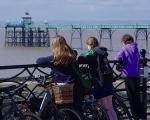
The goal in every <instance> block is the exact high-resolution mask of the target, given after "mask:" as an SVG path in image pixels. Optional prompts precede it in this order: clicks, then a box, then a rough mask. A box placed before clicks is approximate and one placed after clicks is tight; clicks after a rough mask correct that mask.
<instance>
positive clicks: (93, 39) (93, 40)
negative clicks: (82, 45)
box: [86, 37, 99, 49]
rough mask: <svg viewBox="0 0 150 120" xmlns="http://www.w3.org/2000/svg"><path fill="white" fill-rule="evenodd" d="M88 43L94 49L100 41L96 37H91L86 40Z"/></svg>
mask: <svg viewBox="0 0 150 120" xmlns="http://www.w3.org/2000/svg"><path fill="white" fill-rule="evenodd" d="M86 44H87V45H89V46H90V47H91V48H92V49H93V48H95V47H97V46H99V43H98V40H97V38H96V37H89V38H88V39H87V41H86Z"/></svg>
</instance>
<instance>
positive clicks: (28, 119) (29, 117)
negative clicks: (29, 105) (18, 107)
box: [16, 112, 42, 120]
mask: <svg viewBox="0 0 150 120" xmlns="http://www.w3.org/2000/svg"><path fill="white" fill-rule="evenodd" d="M16 120H42V119H40V118H39V117H38V116H37V115H35V114H34V113H32V112H27V113H24V114H23V116H22V117H18V118H17V119H16Z"/></svg>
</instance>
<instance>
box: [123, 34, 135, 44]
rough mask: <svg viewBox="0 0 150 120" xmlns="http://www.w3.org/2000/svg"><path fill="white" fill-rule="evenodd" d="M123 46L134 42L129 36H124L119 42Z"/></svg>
mask: <svg viewBox="0 0 150 120" xmlns="http://www.w3.org/2000/svg"><path fill="white" fill-rule="evenodd" d="M121 41H122V42H123V43H124V44H130V43H133V42H134V39H133V37H132V36H131V35H129V34H125V35H124V36H123V37H122V40H121Z"/></svg>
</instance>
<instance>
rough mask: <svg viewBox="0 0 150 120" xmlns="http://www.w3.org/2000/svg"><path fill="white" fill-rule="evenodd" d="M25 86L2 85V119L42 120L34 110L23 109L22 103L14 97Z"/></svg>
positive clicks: (0, 111) (0, 98)
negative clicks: (26, 110)
mask: <svg viewBox="0 0 150 120" xmlns="http://www.w3.org/2000/svg"><path fill="white" fill-rule="evenodd" d="M23 87H24V86H20V87H16V85H7V86H1V88H0V93H1V95H0V120H41V119H40V118H39V117H38V116H36V115H35V114H34V113H32V112H25V111H22V109H21V107H20V104H19V103H17V102H16V101H15V99H14V96H15V95H17V92H18V91H19V90H20V89H22V88H23Z"/></svg>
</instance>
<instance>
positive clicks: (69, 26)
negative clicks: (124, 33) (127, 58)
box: [26, 25, 150, 29]
mask: <svg viewBox="0 0 150 120" xmlns="http://www.w3.org/2000/svg"><path fill="white" fill-rule="evenodd" d="M26 28H49V29H150V25H27V26H26Z"/></svg>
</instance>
